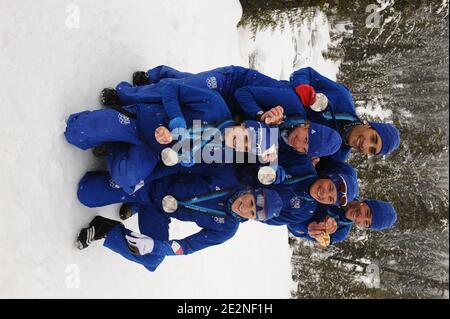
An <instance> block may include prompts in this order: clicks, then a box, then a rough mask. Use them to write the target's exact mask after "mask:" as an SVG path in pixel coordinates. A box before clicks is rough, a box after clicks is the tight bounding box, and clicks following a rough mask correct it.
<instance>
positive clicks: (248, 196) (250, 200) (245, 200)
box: [231, 192, 256, 219]
mask: <svg viewBox="0 0 450 319" xmlns="http://www.w3.org/2000/svg"><path fill="white" fill-rule="evenodd" d="M231 210H232V211H233V212H234V213H236V214H238V215H239V216H241V217H244V218H247V219H255V218H256V201H255V196H253V193H252V192H247V193H245V194H243V195H241V196H239V197H238V198H236V200H235V201H234V202H233V204H232V205H231Z"/></svg>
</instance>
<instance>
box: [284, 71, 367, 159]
mask: <svg viewBox="0 0 450 319" xmlns="http://www.w3.org/2000/svg"><path fill="white" fill-rule="evenodd" d="M290 82H291V86H292V88H293V89H295V88H296V87H297V86H298V85H301V84H308V85H310V86H312V87H313V88H314V89H315V90H316V92H317V93H324V94H325V95H326V96H327V98H328V101H329V105H328V107H327V108H326V109H325V110H324V111H322V112H316V111H313V110H312V109H311V108H306V117H307V118H308V119H309V120H311V121H312V122H316V123H319V124H322V125H326V126H328V127H330V128H333V129H336V130H338V131H339V133H340V134H341V137H342V140H343V144H342V147H341V148H340V149H339V151H338V152H336V153H335V154H333V155H332V156H330V158H331V159H333V160H335V161H341V162H344V161H346V160H347V159H348V158H349V156H350V153H351V148H350V146H348V145H346V144H345V140H346V139H345V136H344V134H343V133H344V131H345V127H348V126H351V125H354V124H361V123H362V121H361V120H360V119H359V118H358V116H357V114H356V111H355V104H354V102H353V97H352V95H351V92H350V90H349V89H348V88H347V87H346V86H345V85H343V84H340V83H337V82H335V81H332V80H330V79H328V78H327V77H325V76H323V75H321V74H320V73H319V72H317V71H316V70H314V69H313V68H311V67H307V68H302V69H300V70H297V71H295V72H294V73H292V75H291V77H290ZM330 105H331V107H332V109H333V111H334V113H335V114H345V115H348V116H349V117H348V118H346V119H342V120H339V119H337V120H336V122H337V123H335V121H334V120H333V118H332V116H331V114H330V113H331V110H330ZM324 115H325V116H324ZM350 118H351V119H350ZM336 124H337V126H338V127H336Z"/></svg>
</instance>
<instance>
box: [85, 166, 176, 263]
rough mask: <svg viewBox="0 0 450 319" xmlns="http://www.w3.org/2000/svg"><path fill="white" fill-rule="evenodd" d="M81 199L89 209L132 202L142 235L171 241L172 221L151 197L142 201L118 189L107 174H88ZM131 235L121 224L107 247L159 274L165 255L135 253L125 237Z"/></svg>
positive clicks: (114, 229)
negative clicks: (129, 247) (170, 229)
mask: <svg viewBox="0 0 450 319" xmlns="http://www.w3.org/2000/svg"><path fill="white" fill-rule="evenodd" d="M139 193H147V192H145V191H144V192H139ZM78 199H79V200H80V202H81V203H83V204H84V205H86V206H88V207H101V206H106V205H110V204H117V203H132V204H134V205H136V207H137V209H138V224H139V231H140V233H141V234H143V235H146V236H149V237H151V238H153V239H155V240H160V241H167V240H169V223H170V218H169V217H168V216H167V215H166V214H163V213H162V212H161V211H160V210H159V209H158V208H157V207H156V206H155V205H154V204H153V203H152V202H151V201H150V200H149V199H148V198H138V197H136V196H135V195H129V194H127V193H125V192H124V191H123V190H122V189H120V188H117V186H116V185H115V184H114V182H113V181H112V180H111V177H110V176H109V174H108V173H107V172H100V171H99V172H88V173H86V174H85V175H84V176H83V178H82V179H81V181H80V183H79V186H78ZM130 233H131V230H129V229H127V228H125V227H124V226H122V225H118V226H116V227H115V228H113V229H112V230H111V231H110V232H109V233H108V234H107V237H106V240H105V242H104V244H103V245H104V246H105V247H107V248H109V249H111V250H112V251H114V252H116V253H118V254H120V255H122V256H123V257H125V258H126V259H128V260H131V261H134V262H136V263H139V264H141V265H143V266H144V267H145V268H147V269H148V270H150V271H155V269H156V268H157V267H158V266H159V264H160V263H161V262H162V261H163V260H164V256H155V255H151V254H148V255H144V256H141V255H135V254H133V253H132V252H131V251H130V250H129V249H128V245H127V241H126V238H125V235H130Z"/></svg>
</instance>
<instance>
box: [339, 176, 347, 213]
mask: <svg viewBox="0 0 450 319" xmlns="http://www.w3.org/2000/svg"><path fill="white" fill-rule="evenodd" d="M341 178H342V176H341ZM337 192H338V195H339V193H340V194H341V196H340V197H339V198H338V200H337V204H338V206H347V204H348V198H347V185H346V184H345V181H344V179H342V180H341V181H340V182H339V184H338V187H337Z"/></svg>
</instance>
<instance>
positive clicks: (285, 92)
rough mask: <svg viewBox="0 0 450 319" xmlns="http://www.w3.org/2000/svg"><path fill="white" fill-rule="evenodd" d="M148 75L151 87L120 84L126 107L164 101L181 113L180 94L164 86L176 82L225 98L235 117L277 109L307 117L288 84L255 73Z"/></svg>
mask: <svg viewBox="0 0 450 319" xmlns="http://www.w3.org/2000/svg"><path fill="white" fill-rule="evenodd" d="M147 73H148V74H149V76H150V80H151V82H152V84H150V85H144V86H137V87H136V86H131V85H130V84H129V83H126V82H121V83H119V84H118V86H117V87H116V90H117V92H118V94H119V98H120V100H121V102H122V104H123V105H129V104H135V103H153V102H155V101H156V102H159V100H164V102H165V103H166V104H167V105H168V107H169V108H173V109H174V110H176V109H179V106H178V105H177V104H179V103H178V102H177V100H178V96H177V94H176V93H177V92H176V91H174V90H173V89H172V87H170V86H165V84H167V83H170V82H172V81H176V82H178V83H181V84H185V85H189V86H193V87H198V88H203V89H210V90H215V91H217V92H218V93H219V94H220V95H221V96H222V97H223V98H224V100H225V102H226V104H227V105H228V107H229V109H230V112H231V113H232V114H233V116H236V115H237V116H243V117H244V118H245V119H250V120H253V119H255V118H256V115H257V113H258V112H260V111H267V110H269V109H271V108H273V107H275V106H278V105H281V106H283V108H284V112H285V114H286V115H297V116H303V117H305V116H306V114H305V112H304V109H303V107H302V106H303V105H302V104H301V101H300V99H299V98H298V97H297V96H296V94H295V92H294V91H293V90H292V88H291V87H290V84H289V82H287V81H278V80H275V79H272V78H270V77H268V76H266V75H264V74H261V73H259V72H258V71H256V70H252V69H248V68H244V67H240V66H226V67H221V68H217V69H214V70H211V71H205V72H201V73H198V74H190V73H186V72H179V71H177V70H175V69H173V68H170V67H167V66H158V67H156V68H155V69H151V70H149V71H148V72H147ZM158 99H159V100H158ZM168 113H169V114H172V112H168Z"/></svg>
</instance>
